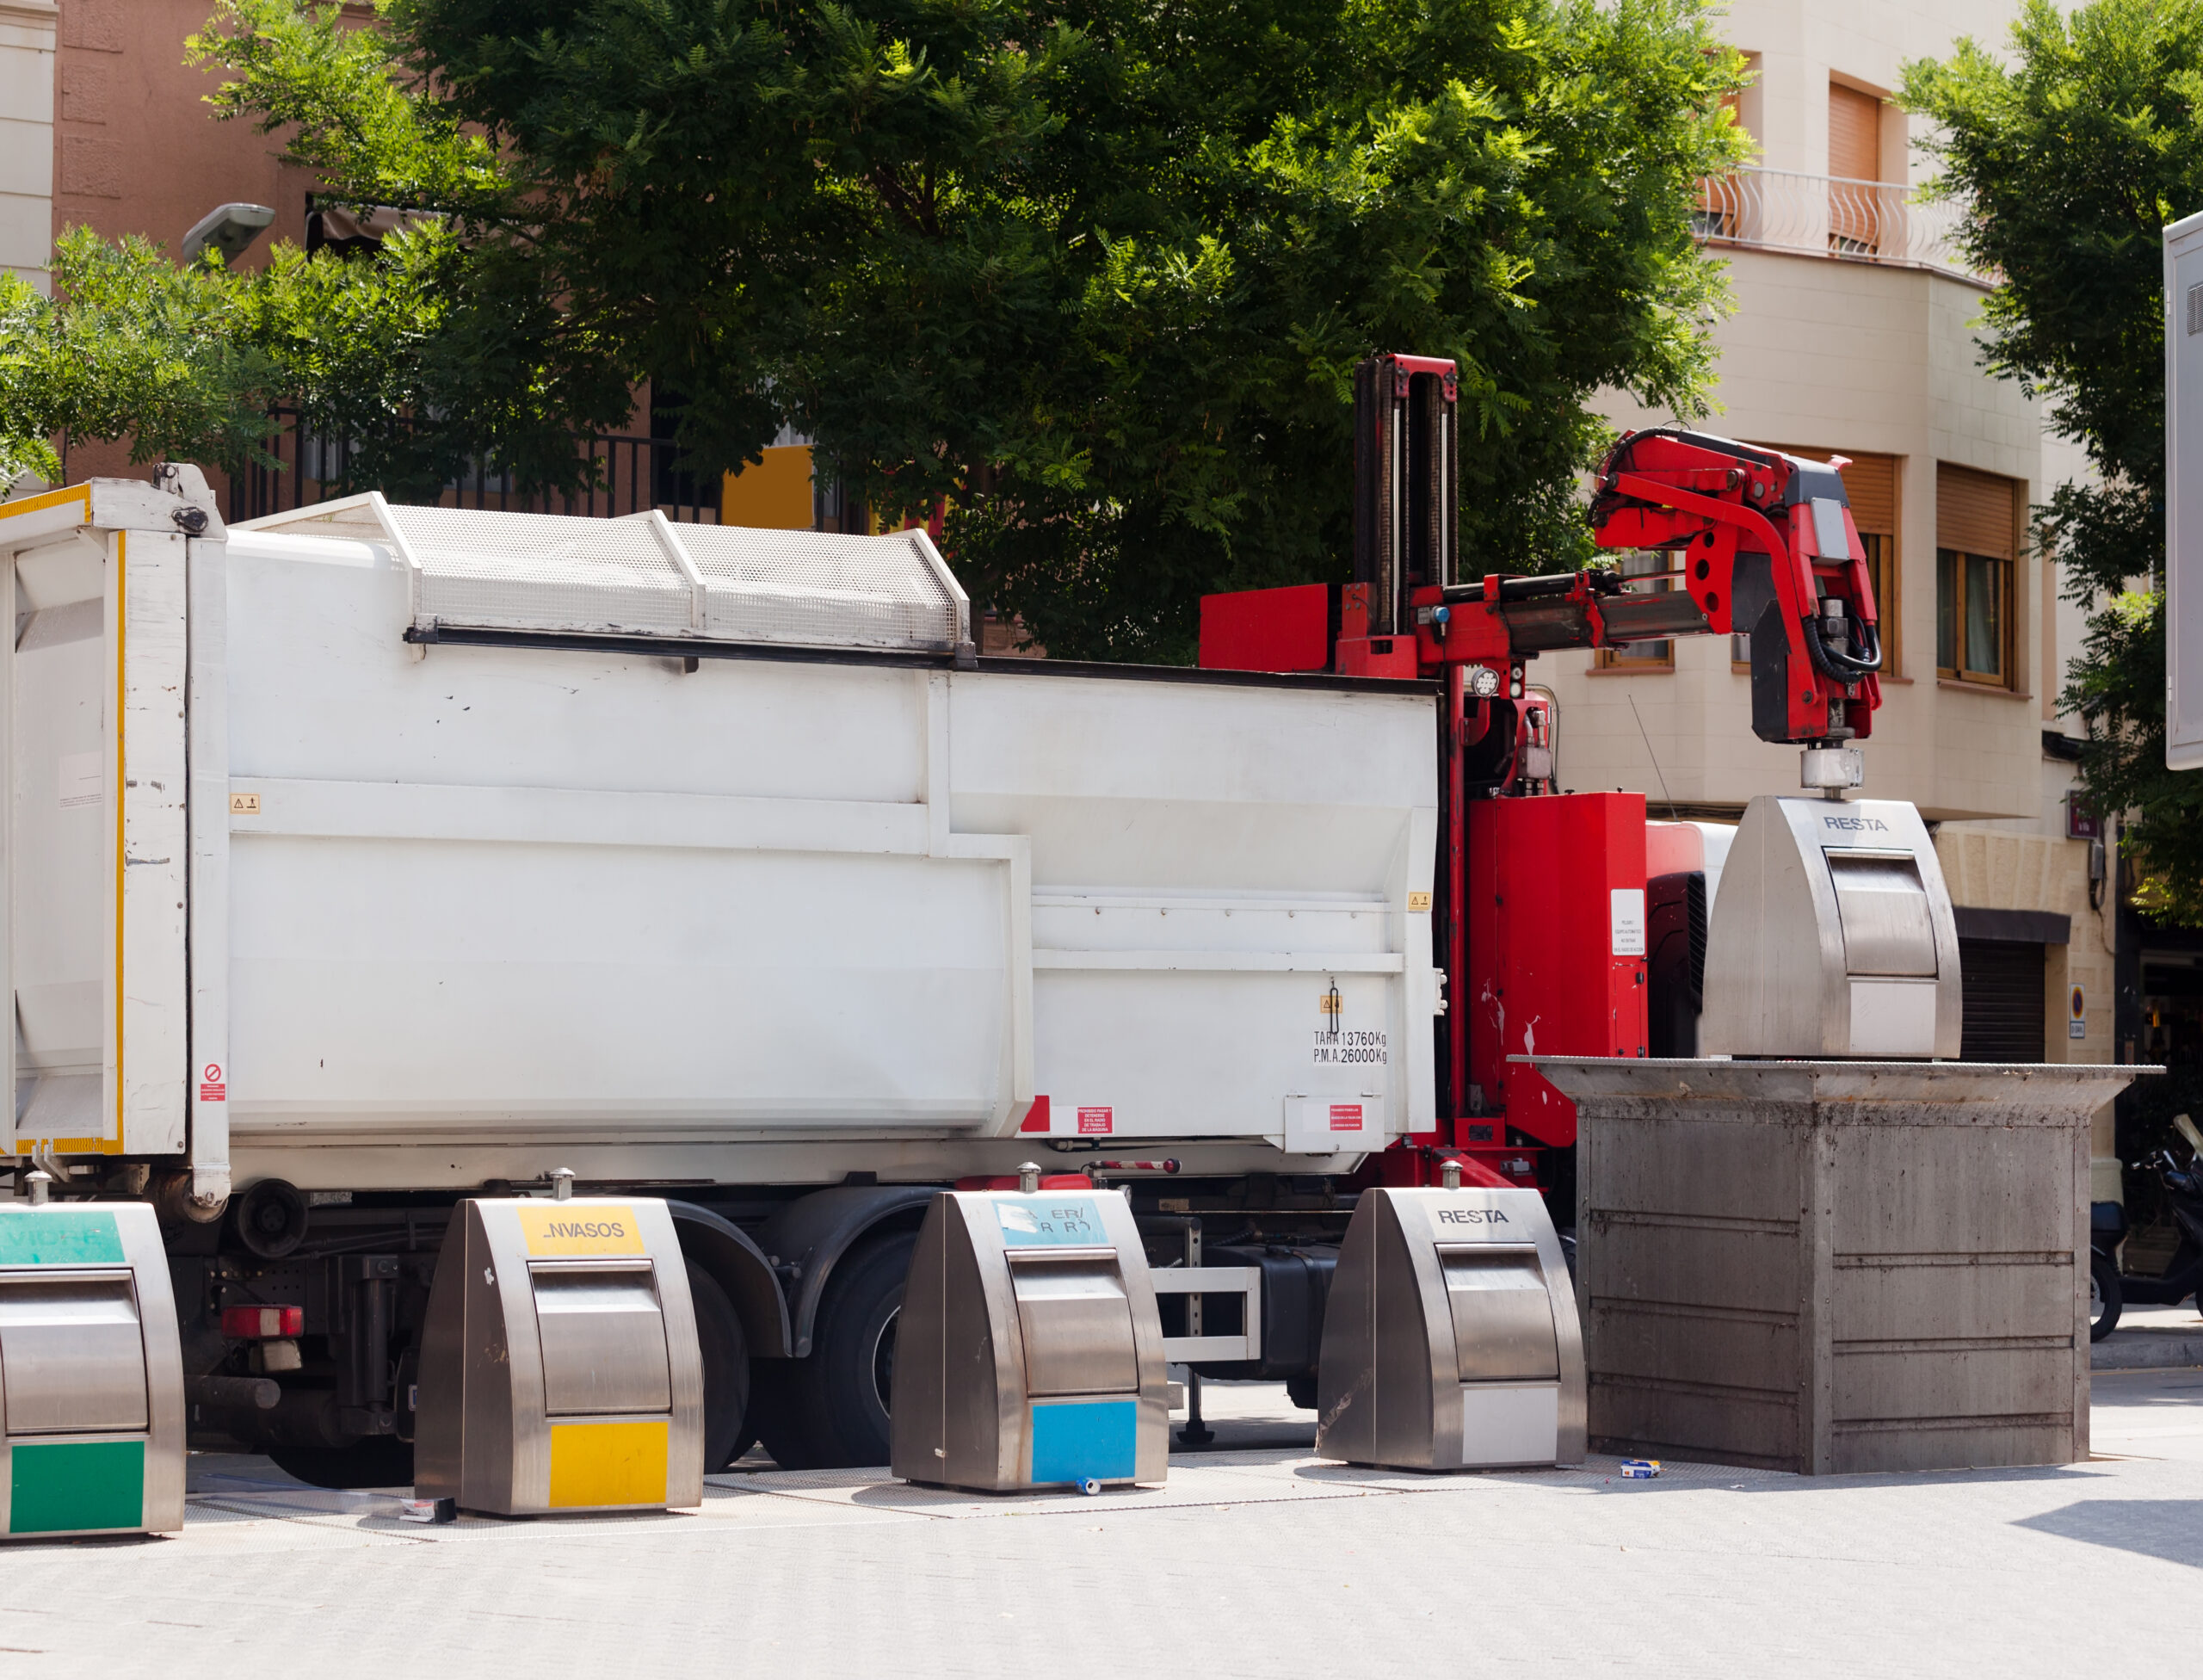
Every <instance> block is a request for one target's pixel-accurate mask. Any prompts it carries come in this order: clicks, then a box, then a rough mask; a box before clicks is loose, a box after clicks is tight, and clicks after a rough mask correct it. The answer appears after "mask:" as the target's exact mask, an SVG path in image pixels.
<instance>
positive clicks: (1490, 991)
mask: <svg viewBox="0 0 2203 1680" xmlns="http://www.w3.org/2000/svg"><path fill="white" fill-rule="evenodd" d="M1466 865H1467V877H1468V879H1467V882H1466V886H1467V891H1466V892H1465V893H1464V894H1463V897H1464V899H1466V902H1467V906H1468V928H1467V934H1468V951H1467V973H1466V974H1465V975H1462V976H1460V977H1459V979H1460V980H1461V981H1463V982H1466V983H1465V984H1457V985H1456V986H1455V987H1454V988H1453V1004H1452V1007H1453V1008H1455V1009H1463V1010H1466V1014H1467V1016H1468V1031H1467V1039H1468V1043H1467V1046H1466V1049H1467V1052H1468V1057H1467V1060H1468V1070H1467V1071H1468V1078H1467V1080H1466V1089H1461V1088H1460V1087H1459V1086H1458V1085H1457V1090H1459V1109H1457V1114H1458V1115H1459V1118H1457V1119H1456V1120H1455V1121H1454V1126H1453V1133H1454V1141H1455V1143H1456V1144H1457V1145H1466V1146H1470V1147H1471V1148H1472V1149H1475V1150H1479V1151H1480V1150H1481V1149H1484V1148H1490V1147H1493V1146H1497V1147H1499V1148H1504V1147H1506V1146H1509V1145H1516V1146H1520V1145H1521V1143H1522V1142H1524V1141H1525V1140H1531V1141H1534V1142H1535V1143H1538V1144H1543V1145H1546V1146H1552V1147H1557V1148H1564V1147H1566V1146H1570V1145H1572V1144H1573V1143H1574V1142H1575V1141H1576V1107H1575V1105H1574V1104H1573V1103H1570V1102H1569V1100H1568V1099H1567V1098H1566V1097H1564V1096H1562V1095H1561V1094H1560V1093H1559V1092H1558V1091H1557V1090H1554V1089H1553V1088H1552V1085H1550V1084H1547V1083H1546V1080H1545V1079H1544V1078H1542V1077H1541V1076H1540V1074H1539V1073H1538V1072H1536V1071H1535V1070H1534V1069H1532V1068H1530V1067H1527V1066H1526V1065H1523V1064H1521V1063H1520V1062H1514V1061H1509V1059H1508V1058H1509V1057H1510V1056H1533V1055H1544V1056H1553V1055H1559V1056H1642V1055H1643V1054H1645V796H1644V795H1643V794H1549V795H1546V796H1544V797H1541V798H1537V799H1484V800H1472V801H1471V802H1470V803H1469V805H1468V856H1467V859H1466ZM1457 1042H1458V1041H1457ZM1517 1133H1519V1134H1521V1135H1520V1136H1517V1135H1515V1134H1517Z"/></svg>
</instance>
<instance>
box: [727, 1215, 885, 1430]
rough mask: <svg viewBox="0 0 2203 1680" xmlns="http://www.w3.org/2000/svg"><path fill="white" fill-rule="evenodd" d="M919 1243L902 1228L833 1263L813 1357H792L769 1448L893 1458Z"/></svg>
mask: <svg viewBox="0 0 2203 1680" xmlns="http://www.w3.org/2000/svg"><path fill="white" fill-rule="evenodd" d="M917 1243H918V1238H917V1233H916V1232H910V1231H904V1232H896V1233H894V1234H892V1235H891V1236H886V1237H881V1238H876V1239H875V1240H873V1241H872V1242H869V1243H867V1244H865V1245H863V1246H862V1247H861V1248H859V1249H857V1250H856V1251H855V1252H853V1253H851V1254H848V1255H847V1256H845V1257H843V1258H842V1262H841V1263H840V1264H839V1265H837V1266H836V1267H835V1268H834V1275H833V1276H832V1277H830V1278H829V1279H828V1280H827V1282H826V1290H825V1293H824V1295H822V1296H821V1297H820V1299H819V1302H818V1319H817V1322H816V1325H815V1326H814V1328H813V1330H812V1331H811V1357H810V1358H808V1359H799V1360H795V1361H793V1362H790V1364H789V1366H788V1370H787V1389H788V1393H787V1408H786V1411H785V1413H784V1414H783V1415H782V1416H781V1418H775V1419H774V1420H773V1423H772V1424H771V1426H770V1427H771V1432H770V1433H769V1434H768V1435H767V1436H765V1448H766V1450H767V1451H768V1452H769V1453H771V1454H772V1455H773V1456H774V1459H775V1460H776V1461H778V1462H779V1463H780V1464H781V1466H782V1467H784V1468H787V1469H791V1470H794V1469H811V1468H818V1469H838V1468H842V1467H851V1466H857V1465H874V1464H885V1463H886V1462H887V1455H888V1433H887V1408H888V1405H889V1401H890V1399H891V1398H892V1393H893V1389H894V1380H895V1327H896V1323H897V1321H898V1319H900V1317H901V1316H902V1312H903V1282H904V1279H905V1278H906V1277H907V1276H908V1275H910V1251H912V1250H913V1249H915V1248H916V1246H917ZM784 1452H785V1455H784ZM792 1460H793V1462H791V1461H792Z"/></svg>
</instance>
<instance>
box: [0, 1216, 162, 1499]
mask: <svg viewBox="0 0 2203 1680" xmlns="http://www.w3.org/2000/svg"><path fill="white" fill-rule="evenodd" d="M0 1411H4V1413H5V1416H6V1422H7V1430H6V1435H5V1437H4V1442H0V1455H3V1458H0V1510H4V1512H5V1516H4V1521H0V1532H5V1533H6V1534H7V1535H10V1536H15V1537H30V1536H38V1537H40V1538H46V1539H51V1538H52V1537H53V1536H55V1535H94V1534H165V1533H169V1532H171V1531H173V1530H175V1529H180V1528H182V1526H183V1360H182V1350H181V1346H180V1344H179V1341H178V1337H177V1333H176V1298H175V1296H174V1294H172V1293H171V1292H170V1288H169V1263H168V1256H167V1254H166V1253H165V1252H164V1250H163V1248H162V1246H161V1228H160V1222H159V1220H158V1219H157V1217H156V1216H155V1214H154V1212H153V1209H152V1208H151V1206H150V1205H149V1204H147V1203H145V1202H141V1201H115V1202H102V1203H100V1204H98V1205H97V1206H91V1205H87V1204H85V1203H82V1202H74V1203H51V1204H41V1205H18V1206H14V1207H0Z"/></svg>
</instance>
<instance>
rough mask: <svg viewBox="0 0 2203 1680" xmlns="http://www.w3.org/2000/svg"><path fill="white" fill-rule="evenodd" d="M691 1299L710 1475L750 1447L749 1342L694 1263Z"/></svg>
mask: <svg viewBox="0 0 2203 1680" xmlns="http://www.w3.org/2000/svg"><path fill="white" fill-rule="evenodd" d="M688 1298H689V1300H692V1301H694V1303H695V1306H696V1346H697V1350H698V1351H699V1352H700V1353H701V1354H702V1356H703V1366H704V1473H705V1474H707V1475H710V1474H712V1473H714V1472H717V1471H720V1470H724V1469H725V1468H726V1467H727V1466H728V1465H730V1464H731V1463H733V1462H734V1461H735V1460H736V1459H737V1458H738V1457H740V1456H741V1455H742V1453H743V1451H744V1449H745V1448H747V1447H748V1445H749V1442H750V1436H749V1434H748V1432H747V1430H746V1428H745V1425H746V1424H747V1423H748V1420H749V1414H750V1343H749V1342H748V1340H747V1339H746V1338H745V1337H744V1336H743V1333H742V1319H741V1316H740V1315H739V1314H737V1313H736V1312H735V1310H734V1303H733V1302H732V1301H731V1300H728V1299H727V1296H726V1291H725V1289H722V1288H720V1287H719V1280H718V1279H717V1278H715V1277H713V1275H711V1274H710V1273H709V1272H707V1271H706V1270H705V1269H703V1268H702V1267H701V1266H700V1265H698V1264H697V1263H695V1262H694V1260H691V1261H689V1262H688Z"/></svg>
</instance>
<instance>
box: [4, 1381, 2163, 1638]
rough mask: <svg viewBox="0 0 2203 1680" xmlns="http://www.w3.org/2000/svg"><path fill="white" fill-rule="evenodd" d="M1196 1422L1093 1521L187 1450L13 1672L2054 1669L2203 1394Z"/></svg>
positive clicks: (79, 1566) (21, 1610)
mask: <svg viewBox="0 0 2203 1680" xmlns="http://www.w3.org/2000/svg"><path fill="white" fill-rule="evenodd" d="M1206 1398H1207V1401H1208V1406H1207V1410H1208V1411H1209V1412H1210V1413H1211V1415H1212V1417H1213V1418H1216V1419H1218V1420H1219V1423H1220V1425H1221V1428H1220V1431H1219V1432H1220V1433H1221V1434H1222V1435H1224V1436H1225V1439H1226V1442H1228V1443H1230V1448H1231V1449H1229V1450H1213V1451H1208V1452H1202V1453H1181V1454H1179V1455H1176V1457H1174V1459H1173V1461H1172V1465H1171V1473H1170V1479H1169V1484H1168V1485H1167V1486H1165V1487H1162V1488H1157V1489H1151V1490H1139V1491H1133V1492H1115V1493H1108V1494H1104V1495H1102V1496H1101V1497H1099V1498H1090V1499H1089V1498H1078V1497H1077V1496H1076V1495H1058V1496H1049V1497H1042V1498H987V1497H983V1496H972V1495H966V1494H960V1493H949V1492H940V1491H937V1490H927V1489H917V1488H910V1487H906V1486H903V1485H898V1484H896V1483H893V1482H892V1481H888V1480H886V1479H884V1478H883V1477H881V1476H880V1475H879V1474H878V1473H861V1472H831V1473H807V1474H806V1473H783V1472H778V1471H774V1470H772V1469H770V1468H769V1467H763V1466H755V1467H753V1466H751V1465H749V1464H744V1466H741V1467H737V1470H736V1471H735V1472H734V1473H730V1474H727V1475H723V1476H717V1477H713V1479H712V1480H711V1486H710V1491H709V1493H708V1496H707V1499H706V1503H705V1505H704V1507H703V1510H701V1511H700V1512H699V1513H696V1514H693V1515H679V1516H655V1517H628V1518H619V1519H610V1520H587V1519H579V1520H574V1519H570V1520H564V1521H555V1522H552V1521H545V1522H534V1523H500V1522H494V1521H489V1520H485V1519H478V1518H466V1519H463V1520H462V1521H461V1522H460V1523H458V1524H457V1525H455V1526H454V1527H450V1528H444V1529H419V1528H414V1527H410V1526H406V1525H402V1524H400V1523H398V1521H397V1520H396V1508H397V1507H396V1499H395V1496H394V1495H392V1494H383V1493H330V1492H318V1491H315V1490H312V1489H308V1488H304V1487H300V1486H299V1485H296V1484H293V1483H289V1482H287V1479H285V1478H283V1477H282V1476H281V1475H280V1474H279V1473H276V1472H275V1471H274V1470H273V1469H272V1467H269V1466H268V1464H267V1462H266V1461H264V1460H261V1459H253V1458H244V1457H222V1456H216V1455H199V1456H197V1457H196V1458H195V1459H194V1472H193V1478H192V1481H193V1490H194V1491H193V1493H192V1498H191V1515H190V1522H189V1523H188V1526H187V1528H186V1529H185V1531H184V1533H183V1534H182V1535H179V1536H176V1537H173V1538H169V1539H164V1540H157V1541H108V1542H98V1543H89V1544H77V1545H52V1546H22V1547H9V1549H8V1550H7V1551H6V1553H4V1555H5V1557H6V1559H7V1561H8V1563H9V1566H10V1568H9V1584H8V1591H7V1593H6V1595H5V1598H6V1603H5V1607H4V1608H0V1672H5V1673H8V1674H14V1673H17V1672H21V1673H51V1674H55V1675H62V1674H67V1675H71V1676H74V1675H78V1674H89V1673H97V1674H100V1675H102V1676H103V1677H104V1676H117V1677H120V1676H135V1675H140V1674H143V1675H160V1676H163V1677H185V1676H196V1675H201V1674H203V1675H208V1676H214V1675H220V1676H222V1677H225V1680H226V1677H230V1676H233V1675H235V1674H237V1673H239V1672H262V1671H281V1672H284V1673H292V1672H298V1673H304V1674H307V1675H310V1676H312V1677H313V1680H332V1677H339V1676H350V1675H355V1674H356V1675H362V1676H365V1675H370V1674H372V1675H374V1676H377V1677H386V1676H388V1675H390V1674H391V1673H392V1672H398V1673H421V1674H435V1675H441V1674H445V1673H464V1672H469V1671H483V1672H486V1673H493V1674H496V1675H499V1676H503V1675H507V1674H512V1675H534V1674H539V1673H540V1674H546V1675H553V1674H555V1675H559V1676H565V1675H572V1674H589V1675H598V1674H602V1675H609V1676H612V1677H614V1680H639V1677H644V1676H656V1675H670V1674H686V1673H698V1674H709V1675H714V1676H716V1675H720V1674H725V1673H735V1674H739V1675H743V1676H750V1675H758V1676H779V1675H811V1674H818V1675H835V1676H840V1675H849V1674H879V1675H893V1676H898V1677H899V1676H903V1675H920V1674H944V1675H958V1676H963V1675H972V1676H985V1675H992V1674H997V1673H1003V1674H1013V1675H1020V1676H1022V1675H1027V1674H1045V1675H1046V1677H1048V1680H1067V1677H1083V1676H1089V1675H1094V1676H1101V1675H1108V1676H1116V1675H1126V1674H1143V1675H1147V1674H1161V1673H1169V1672H1176V1673H1198V1674H1200V1675H1202V1676H1204V1677H1206V1676H1211V1675H1215V1676H1234V1675H1247V1676H1260V1677H1264V1680H1270V1677H1275V1676H1279V1675H1303V1674H1305V1675H1360V1674H1365V1673H1373V1672H1379V1671H1385V1670H1389V1669H1393V1668H1397V1667H1401V1666H1403V1665H1408V1664H1410V1663H1411V1664H1413V1665H1415V1666H1414V1670H1413V1671H1414V1672H1416V1673H1418V1674H1423V1673H1445V1674H1469V1673H1474V1674H1482V1673H1495V1674H1518V1673H1519V1674H1524V1675H1530V1674H1538V1675H1544V1674H1578V1673H1587V1672H1588V1673H1609V1672H1612V1673H1632V1674H1634V1673H1644V1674H1678V1675H1706V1674H1719V1673H1728V1672H1760V1671H1773V1672H1777V1673H1791V1672H1811V1673H1830V1674H1861V1675H1878V1674H1889V1675H1902V1676H1904V1677H1906V1680H1916V1677H1918V1676H1921V1675H1922V1674H1931V1675H1932V1674H1945V1673H1958V1672H1960V1671H1965V1672H1977V1673H1983V1674H1995V1675H1996V1676H1998V1677H1999V1680H2004V1677H2009V1676H2033V1675H2042V1676H2055V1677H2058V1680H2070V1676H2071V1675H2073V1674H2075V1673H2077V1672H2083V1671H2087V1670H2088V1669H2089V1668H2091V1667H2093V1666H2095V1665H2096V1664H2098V1663H2099V1662H2100V1661H2101V1653H2102V1651H2103V1646H2102V1643H2101V1641H2102V1637H2103V1634H2102V1627H2103V1624H2102V1618H2101V1610H2102V1607H2103V1606H2106V1605H2109V1604H2119V1603H2151V1602H2162V1603H2185V1602H2187V1601H2188V1599H2190V1598H2192V1597H2194V1592H2195V1590H2196V1587H2197V1585H2198V1584H2199V1580H2203V1577H2199V1574H2198V1571H2199V1569H2203V1371H2182V1372H2136V1373H2123V1374H2114V1375H2107V1376H2105V1377H2102V1378H2100V1379H2098V1380H2097V1383H2096V1409H2095V1430H2096V1434H2097V1442H2096V1448H2097V1452H2098V1454H2099V1455H2100V1456H2099V1457H2098V1459H2097V1460H2096V1461H2094V1462H2091V1463H2089V1464H2085V1465H2079V1466H2073V1467H2067V1468H2063V1469H2035V1470H2008V1471H1984V1472H1972V1473H1950V1474H1935V1475H1913V1476H1860V1477H1833V1478H1827V1479H1821V1480H1817V1481H1816V1480H1811V1479H1802V1478H1798V1477H1793V1476H1783V1475H1777V1474H1772V1473H1766V1472H1753V1471H1737V1470H1730V1469H1724V1468H1721V1467H1715V1466H1694V1465H1670V1466H1669V1467H1668V1473H1667V1474H1666V1475H1665V1476H1663V1478H1662V1479H1660V1480H1658V1481H1653V1482H1628V1481H1623V1480H1621V1479H1619V1478H1618V1477H1616V1476H1615V1475H1614V1463H1613V1461H1610V1460H1599V1461H1594V1462H1593V1463H1592V1464H1591V1465H1590V1466H1589V1467H1586V1468H1584V1469H1583V1470H1580V1471H1572V1472H1564V1473H1545V1474H1511V1475H1482V1476H1461V1477H1429V1476H1416V1475H1413V1474H1401V1473H1384V1472H1372V1471H1366V1470H1356V1469H1352V1468H1348V1467H1343V1466H1336V1465H1325V1464H1321V1463H1318V1462H1317V1461H1314V1459H1313V1458H1312V1456H1311V1455H1310V1453H1309V1452H1308V1450H1307V1448H1306V1446H1305V1441H1306V1439H1307V1437H1308V1435H1309V1432H1310V1425H1309V1422H1308V1420H1309V1417H1310V1414H1308V1413H1305V1412H1300V1411H1295V1410H1294V1409H1293V1408H1292V1407H1291V1406H1290V1405H1289V1404H1287V1402H1286V1401H1285V1398H1284V1395H1283V1393H1282V1391H1281V1390H1279V1389H1274V1388H1266V1387H1265V1388H1255V1387H1217V1386H1214V1385H1212V1386H1211V1387H1210V1388H1209V1390H1208V1392H1207V1397H1206ZM1250 1440H1255V1441H1265V1442H1268V1443H1269V1444H1263V1445H1253V1446H1249V1445H1243V1444H1241V1443H1243V1442H1248V1441H1250ZM1296 1442H1297V1443H1299V1444H1296Z"/></svg>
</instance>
